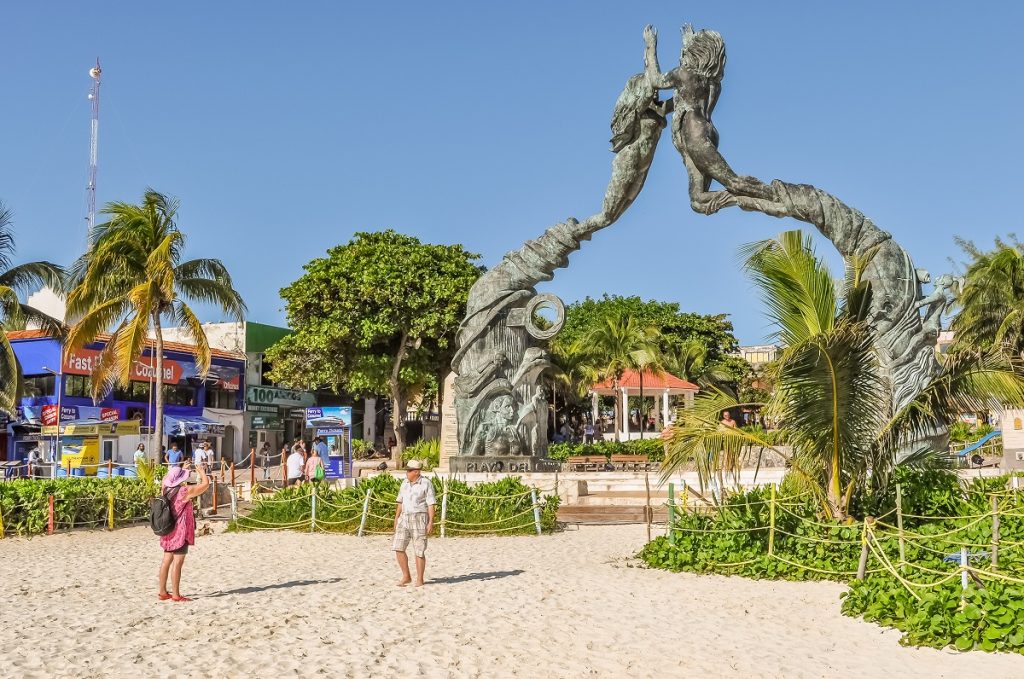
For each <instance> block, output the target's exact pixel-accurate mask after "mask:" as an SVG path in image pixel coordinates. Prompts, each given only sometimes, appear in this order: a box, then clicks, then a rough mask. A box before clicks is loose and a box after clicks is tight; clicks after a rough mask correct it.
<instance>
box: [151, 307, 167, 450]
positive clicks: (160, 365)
mask: <svg viewBox="0 0 1024 679" xmlns="http://www.w3.org/2000/svg"><path fill="white" fill-rule="evenodd" d="M153 330H154V334H155V335H156V340H155V342H154V344H155V348H156V375H155V376H154V379H153V385H154V388H155V389H156V394H155V396H154V399H153V410H155V411H156V416H155V418H154V419H155V422H154V423H153V428H154V429H155V430H156V431H155V433H156V436H155V437H154V438H155V439H156V443H154V444H153V455H154V457H155V458H156V463H157V464H160V463H161V462H162V461H163V460H161V459H160V449H161V447H162V446H163V443H164V336H163V329H162V328H161V327H160V313H159V312H157V313H155V314H153Z"/></svg>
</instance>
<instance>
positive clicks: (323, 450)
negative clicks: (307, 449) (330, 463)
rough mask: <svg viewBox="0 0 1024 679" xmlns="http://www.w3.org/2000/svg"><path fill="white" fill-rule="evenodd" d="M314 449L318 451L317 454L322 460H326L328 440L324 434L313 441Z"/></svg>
mask: <svg viewBox="0 0 1024 679" xmlns="http://www.w3.org/2000/svg"><path fill="white" fill-rule="evenodd" d="M313 450H315V451H316V454H317V455H319V456H320V459H321V460H325V459H326V458H327V442H326V441H324V437H323V436H317V437H316V439H315V440H314V442H313Z"/></svg>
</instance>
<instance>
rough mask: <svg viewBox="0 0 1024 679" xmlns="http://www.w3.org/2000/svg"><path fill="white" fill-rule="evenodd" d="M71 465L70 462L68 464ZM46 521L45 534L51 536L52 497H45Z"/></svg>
mask: <svg viewBox="0 0 1024 679" xmlns="http://www.w3.org/2000/svg"><path fill="white" fill-rule="evenodd" d="M68 464H69V465H70V464H71V463H70V462H69V463H68ZM46 502H47V506H48V508H47V520H46V532H47V533H49V534H50V535H53V496H52V495H50V496H48V497H47V500H46Z"/></svg>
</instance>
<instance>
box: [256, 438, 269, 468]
mask: <svg viewBox="0 0 1024 679" xmlns="http://www.w3.org/2000/svg"><path fill="white" fill-rule="evenodd" d="M260 457H261V458H262V459H263V466H264V467H266V466H267V465H268V464H269V463H270V442H269V441H264V442H263V446H262V447H261V448H260ZM252 459H253V464H256V458H255V457H254V458H252Z"/></svg>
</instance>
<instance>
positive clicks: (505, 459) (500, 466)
mask: <svg viewBox="0 0 1024 679" xmlns="http://www.w3.org/2000/svg"><path fill="white" fill-rule="evenodd" d="M448 463H449V465H450V467H451V472H452V474H499V473H505V474H528V473H532V472H555V471H558V469H559V466H560V465H559V463H558V462H557V461H556V460H552V459H549V458H546V457H529V456H527V455H500V456H499V455H457V456H455V457H453V458H451V459H450V460H448Z"/></svg>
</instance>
